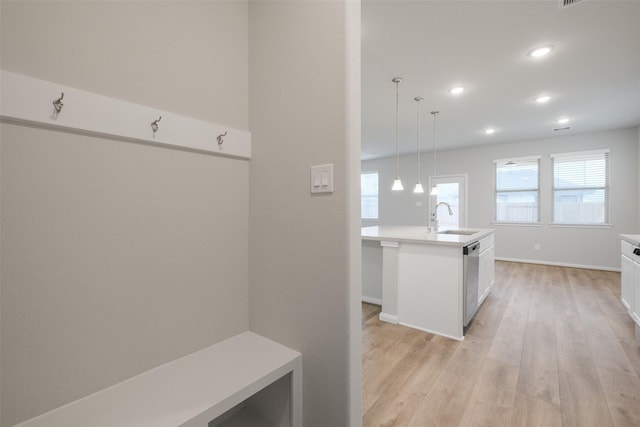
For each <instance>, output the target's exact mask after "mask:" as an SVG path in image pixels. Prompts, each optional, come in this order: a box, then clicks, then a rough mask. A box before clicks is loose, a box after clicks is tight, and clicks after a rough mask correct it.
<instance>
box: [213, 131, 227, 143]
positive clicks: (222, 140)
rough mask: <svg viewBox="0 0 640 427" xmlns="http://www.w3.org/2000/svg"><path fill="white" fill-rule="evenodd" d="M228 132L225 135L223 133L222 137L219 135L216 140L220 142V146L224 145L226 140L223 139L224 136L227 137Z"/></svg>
mask: <svg viewBox="0 0 640 427" xmlns="http://www.w3.org/2000/svg"><path fill="white" fill-rule="evenodd" d="M227 133H228V131H225V132H224V133H221V134H220V135H218V137H217V138H216V139H217V140H218V145H222V143H223V142H224V139H222V137H223V136H227Z"/></svg>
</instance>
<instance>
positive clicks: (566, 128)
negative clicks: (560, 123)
mask: <svg viewBox="0 0 640 427" xmlns="http://www.w3.org/2000/svg"><path fill="white" fill-rule="evenodd" d="M569 129H571V126H565V127H563V128H554V129H553V131H554V132H563V131H565V130H569Z"/></svg>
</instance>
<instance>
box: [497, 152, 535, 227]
mask: <svg viewBox="0 0 640 427" xmlns="http://www.w3.org/2000/svg"><path fill="white" fill-rule="evenodd" d="M493 163H494V166H495V215H494V220H495V221H496V222H507V223H537V222H538V221H539V218H540V208H539V199H540V190H539V187H538V182H539V169H540V157H539V156H538V157H528V158H522V159H510V160H494V161H493Z"/></svg>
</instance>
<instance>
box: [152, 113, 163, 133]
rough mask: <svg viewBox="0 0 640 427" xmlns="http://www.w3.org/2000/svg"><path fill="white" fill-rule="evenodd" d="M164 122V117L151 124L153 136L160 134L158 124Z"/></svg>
mask: <svg viewBox="0 0 640 427" xmlns="http://www.w3.org/2000/svg"><path fill="white" fill-rule="evenodd" d="M160 120H162V116H160V117H158V120H154V121H152V122H151V130H153V134H154V135H155V134H156V132H158V122H159V121H160Z"/></svg>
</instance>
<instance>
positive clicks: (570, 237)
mask: <svg viewBox="0 0 640 427" xmlns="http://www.w3.org/2000/svg"><path fill="white" fill-rule="evenodd" d="M638 138H639V136H638V128H629V129H621V130H614V131H609V132H598V133H590V134H581V135H572V136H565V137H556V138H548V139H540V140H532V141H521V142H513V143H510V144H500V145H485V146H480V147H473V148H467V149H459V150H449V151H439V152H438V174H439V175H452V174H462V173H466V174H468V194H469V197H468V206H467V209H468V226H469V227H485V228H495V229H496V257H500V258H509V259H518V260H528V261H533V262H543V263H557V264H562V265H575V266H589V267H598V268H606V269H619V268H620V256H619V250H620V248H619V239H618V234H619V233H635V232H637V231H638V226H639V215H638V209H639V207H638V195H639V186H640V185H639V183H638V164H639V163H638V146H639V145H638ZM598 148H610V149H611V175H610V185H611V190H610V200H609V202H610V205H611V210H610V212H611V216H610V222H611V223H612V224H613V228H604V229H588V228H567V227H550V226H549V222H550V220H551V172H550V167H551V162H550V159H549V154H551V153H562V152H571V151H581V150H592V149H598ZM528 155H541V156H542V159H541V163H540V171H541V178H540V190H541V193H540V198H541V222H542V225H541V226H533V227H532V226H504V225H493V224H492V219H493V163H492V162H493V160H494V159H503V158H509V157H522V156H528ZM432 159H433V154H432V153H430V152H428V153H426V154H424V155H423V157H422V161H423V167H422V172H423V174H422V177H421V180H422V183H423V184H424V183H428V182H429V181H428V180H429V174H430V172H431V171H433V163H432ZM415 165H416V159H415V155H414V156H403V157H401V159H400V169H401V171H400V174H401V178H402V180H403V182H405V183H407V184H413V183H414V182H415V178H416V176H415V173H416V168H415ZM362 170H363V171H370V170H378V171H379V173H380V220H379V221H363V226H367V225H376V224H381V225H385V224H401V225H402V224H406V225H426V224H427V218H428V200H427V198H428V196H427V195H415V194H413V193H412V192H411V190H412V187H411V186H410V185H406V187H407V188H408V189H405V191H403V192H401V193H398V192H392V191H391V189H390V187H391V183H392V181H393V178H394V175H395V158H385V159H376V160H369V161H363V162H362ZM409 187H411V188H409ZM417 201H422V202H423V205H422V206H421V207H418V206H416V202H417ZM535 243H538V244H540V250H539V251H536V250H534V244H535Z"/></svg>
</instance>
